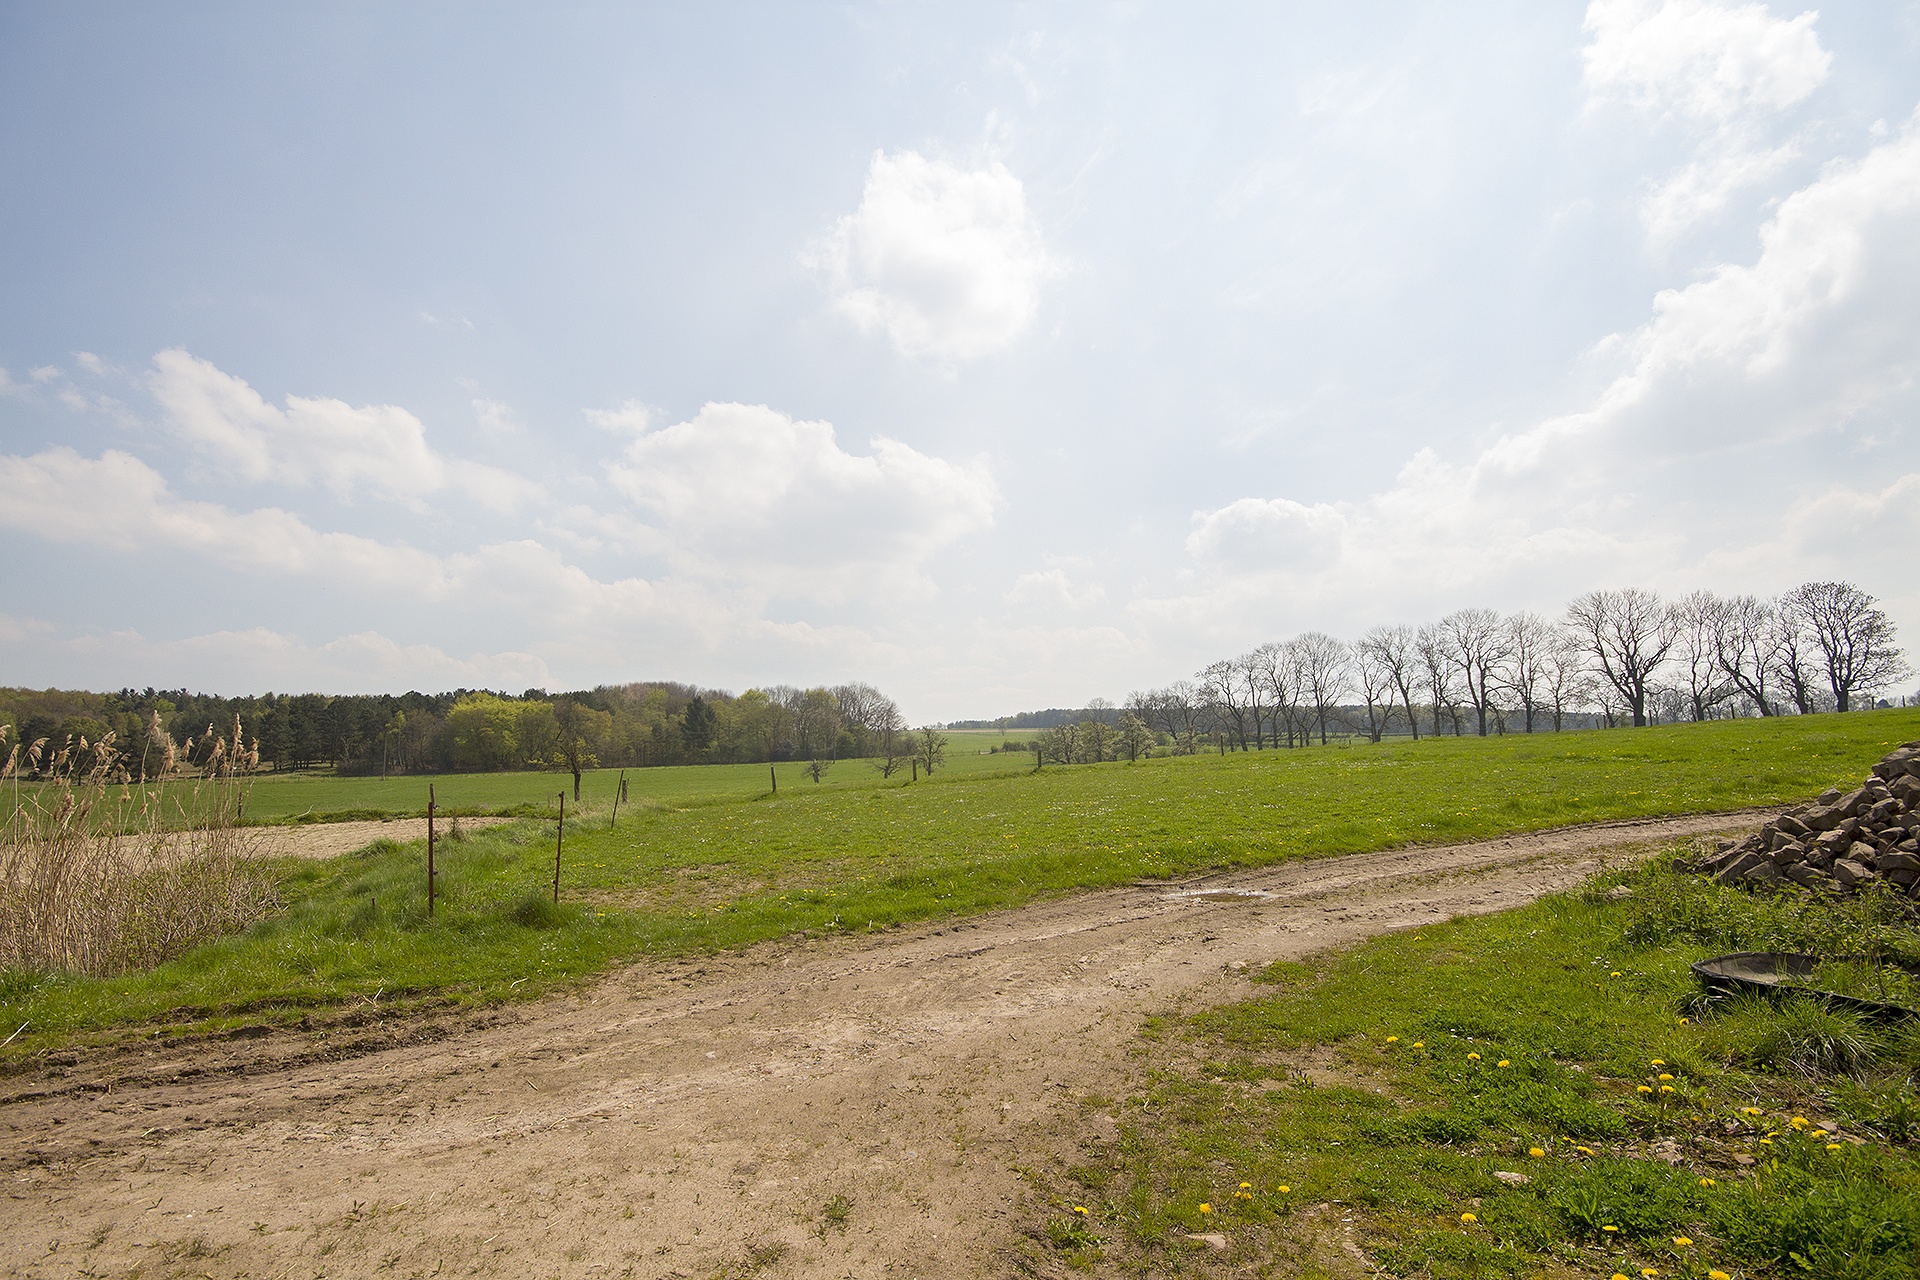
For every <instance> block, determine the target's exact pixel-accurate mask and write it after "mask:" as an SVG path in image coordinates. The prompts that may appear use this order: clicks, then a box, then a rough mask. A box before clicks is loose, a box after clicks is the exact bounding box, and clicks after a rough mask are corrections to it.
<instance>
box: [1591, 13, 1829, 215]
mask: <svg viewBox="0 0 1920 1280" xmlns="http://www.w3.org/2000/svg"><path fill="white" fill-rule="evenodd" d="M1817 17H1818V14H1817V13H1815V12H1812V11H1809V12H1806V13H1802V14H1800V15H1799V16H1798V17H1796V18H1790V19H1782V18H1776V17H1774V16H1773V15H1772V14H1771V13H1769V12H1767V10H1766V9H1765V7H1763V6H1761V5H1758V4H1748V5H1741V6H1737V7H1736V6H1728V5H1719V4H1710V3H1704V2H1703V0H1593V2H1592V3H1591V4H1590V5H1589V6H1588V7H1587V17H1586V31H1587V35H1588V43H1587V45H1586V48H1585V49H1584V50H1583V61H1584V70H1585V79H1586V84H1587V89H1588V91H1589V93H1590V94H1591V95H1592V98H1593V100H1594V101H1596V102H1597V101H1607V100H1616V99H1617V100H1624V101H1625V102H1627V103H1629V104H1630V105H1632V106H1633V107H1634V108H1636V109H1637V110H1639V111H1640V112H1642V113H1644V114H1646V115H1649V116H1653V117H1657V118H1661V119H1668V120H1677V121H1679V122H1681V123H1682V124H1683V125H1684V126H1686V127H1688V128H1691V129H1694V130H1696V131H1698V132H1700V133H1701V137H1700V140H1699V142H1698V144H1697V147H1696V150H1695V154H1694V156H1693V158H1692V160H1691V161H1689V162H1688V163H1687V164H1686V165H1685V166H1683V167H1682V168H1681V169H1680V170H1679V171H1678V172H1677V173H1674V174H1672V175H1670V176H1668V177H1667V178H1665V179H1663V180H1661V181H1659V182H1657V183H1655V184H1654V186H1653V188H1652V189H1651V190H1650V191H1649V192H1648V193H1647V195H1646V197H1645V199H1644V200H1643V201H1642V204H1641V218H1642V221H1643V222H1644V223H1645V225H1646V228H1647V233H1648V236H1649V238H1650V239H1652V240H1653V241H1654V242H1655V243H1656V244H1659V243H1665V242H1667V241H1670V240H1672V239H1673V238H1675V237H1677V236H1679V235H1680V234H1682V233H1684V232H1685V231H1686V230H1688V229H1689V228H1691V227H1692V226H1694V225H1695V224H1697V223H1699V222H1701V221H1703V220H1705V219H1708V218H1711V217H1713V216H1714V215H1716V214H1718V213H1719V212H1720V211H1721V210H1722V209H1724V208H1725V207H1726V205H1727V203H1728V201H1729V200H1730V199H1731V198H1732V196H1733V194H1734V193H1735V192H1736V191H1738V190H1741V189H1742V188H1745V187H1749V186H1753V185H1756V184H1758V183H1761V182H1764V181H1766V180H1767V179H1768V178H1771V177H1773V176H1774V175H1776V174H1778V173H1779V172H1780V171H1781V170H1783V169H1784V168H1785V166H1786V165H1787V164H1788V163H1789V162H1790V161H1791V160H1793V159H1794V158H1795V157H1796V156H1797V155H1798V154H1799V147H1798V145H1797V144H1795V143H1794V142H1792V141H1788V142H1784V143H1778V144H1775V143H1772V142H1769V141H1768V140H1767V138H1766V131H1767V127H1768V123H1769V121H1770V120H1771V119H1772V118H1773V117H1775V116H1776V115H1777V114H1778V113H1780V112H1782V111H1784V110H1786V109H1787V108H1789V107H1792V106H1794V105H1796V104H1798V103H1800V102H1803V101H1805V100H1806V99H1807V98H1808V97H1809V96H1811V95H1812V93H1813V92H1814V90H1816V89H1818V88H1819V87H1820V85H1821V84H1823V83H1824V82H1825V81H1826V78H1827V74H1828V72H1829V70H1830V69H1831V67H1832V65H1833V55H1832V54H1831V53H1829V52H1828V51H1827V50H1826V49H1824V48H1822V47H1821V44H1820V37H1819V34H1818V33H1817V32H1815V30H1814V22H1815V20H1816V18H1817Z"/></svg>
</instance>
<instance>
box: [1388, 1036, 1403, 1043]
mask: <svg viewBox="0 0 1920 1280" xmlns="http://www.w3.org/2000/svg"><path fill="white" fill-rule="evenodd" d="M1387 1043H1388V1044H1399V1043H1400V1037H1399V1036H1388V1037H1387Z"/></svg>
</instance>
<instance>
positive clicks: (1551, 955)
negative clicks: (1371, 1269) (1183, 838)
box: [1047, 867, 1920, 1280]
mask: <svg viewBox="0 0 1920 1280" xmlns="http://www.w3.org/2000/svg"><path fill="white" fill-rule="evenodd" d="M1620 885H1625V886H1626V887H1628V888H1630V889H1631V890H1632V893H1631V895H1630V896H1622V897H1612V896H1609V894H1608V893H1607V890H1608V889H1609V888H1614V887H1616V886H1620ZM1736 949H1751V950H1764V949H1793V950H1801V949H1806V950H1815V951H1822V952H1827V953H1835V952H1856V953H1858V952H1867V951H1875V952H1877V953H1879V954H1883V955H1888V956H1891V957H1894V958H1898V959H1905V960H1908V961H1912V960H1920V930H1916V929H1915V927H1914V920H1913V917H1912V915H1911V904H1909V903H1901V902H1896V901H1895V900H1893V899H1891V898H1873V897H1869V898H1863V899H1855V900H1850V901H1847V902H1833V901H1823V900H1810V899H1801V898H1797V897H1792V898H1781V899H1772V900H1768V899H1756V898H1753V897H1750V896H1748V895H1747V894H1745V893H1743V892H1741V891H1738V890H1732V889H1725V888H1721V887H1718V886H1715V885H1713V884H1711V883H1710V882H1707V881H1705V880H1702V879H1699V878H1696V877H1692V876H1685V875H1681V874H1679V873H1676V872H1673V871H1670V870H1665V869H1663V868H1660V867H1647V868H1643V869H1641V870H1639V871H1637V872H1623V873H1619V874H1617V875H1611V876H1608V877H1605V878H1603V879H1601V880H1599V881H1597V882H1596V883H1594V884H1593V885H1591V886H1590V887H1589V888H1588V889H1586V890H1585V891H1583V892H1580V893H1576V894H1569V895H1561V896H1558V897H1554V898H1551V899H1547V900H1543V901H1541V902H1539V903H1536V904H1534V905H1533V906H1530V907H1526V908H1522V909H1519V910H1514V911H1508V912H1503V913H1500V914H1498V915H1494V916H1487V917H1482V918H1478V919H1471V920H1460V921H1455V922H1452V923H1449V924H1446V925H1442V926H1435V927H1428V928H1424V929H1421V930H1419V931H1418V932H1412V933H1404V934H1400V935H1396V936H1390V937H1385V938H1380V939H1376V940H1374V941H1371V942H1368V943H1365V944H1363V945H1360V946H1358V947H1355V948H1352V949H1351V950H1347V951H1343V952H1339V953H1336V954H1331V955H1327V956H1323V957H1320V958H1318V959H1316V960H1315V961H1313V962H1312V963H1310V964H1277V965H1275V966H1273V967H1272V968H1271V969H1270V970H1269V971H1268V972H1266V973H1265V974H1264V975H1263V977H1264V980H1265V981H1266V982H1267V983H1268V984H1269V985H1270V987H1271V993H1270V994H1265V995H1262V996H1259V997H1257V998H1254V999H1251V1000H1248V1001H1245V1002H1243V1003H1240V1004H1237V1005H1234V1006H1231V1007H1227V1008H1222V1009H1217V1010H1213V1011H1211V1012H1208V1013H1206V1014H1203V1015H1200V1016H1198V1017H1194V1018H1191V1019H1188V1020H1185V1021H1180V1022H1175V1023H1167V1024H1149V1027H1148V1029H1147V1035H1146V1038H1145V1039H1144V1040H1143V1042H1142V1054H1143V1067H1144V1075H1143V1079H1144V1080H1145V1081H1146V1087H1145V1088H1144V1089H1143V1090H1142V1091H1140V1092H1139V1093H1137V1094H1135V1095H1134V1096H1132V1097H1129V1098H1126V1099H1123V1100H1122V1101H1121V1102H1119V1103H1118V1104H1105V1105H1108V1106H1110V1107H1111V1109H1112V1110H1113V1112H1114V1113H1115V1114H1117V1116H1118V1117H1119V1119H1120V1128H1119V1137H1118V1138H1117V1139H1116V1140H1115V1141H1113V1142H1112V1143H1110V1144H1108V1145H1107V1146H1106V1147H1105V1149H1103V1150H1100V1151H1098V1152H1097V1154H1096V1157H1095V1158H1094V1159H1092V1160H1090V1161H1089V1162H1088V1163H1087V1164H1086V1165H1084V1166H1082V1167H1079V1168H1075V1169H1073V1170H1070V1171H1062V1172H1061V1173H1060V1175H1059V1181H1058V1183H1057V1185H1055V1186H1054V1187H1052V1188H1051V1189H1050V1190H1051V1193H1052V1202H1053V1204H1054V1207H1055V1216H1054V1217H1053V1220H1052V1223H1051V1224H1050V1229H1049V1230H1048V1232H1047V1235H1048V1236H1049V1238H1050V1239H1051V1240H1052V1241H1053V1244H1054V1247H1055V1248H1056V1249H1057V1250H1058V1251H1059V1252H1060V1253H1062V1254H1063V1255H1064V1257H1065V1260H1066V1261H1067V1262H1069V1263H1070V1264H1074V1265H1078V1266H1080V1267H1082V1268H1088V1269H1094V1270H1098V1271H1101V1272H1103V1273H1112V1274H1133V1273H1150V1274H1154V1275H1177V1274H1193V1275H1225V1274H1228V1273H1230V1272H1231V1273H1233V1274H1255V1275H1302V1274H1314V1273H1322V1272H1327V1271H1332V1272H1336V1273H1341V1272H1344V1273H1349V1274H1351V1273H1356V1272H1358V1271H1359V1270H1360V1265H1359V1262H1358V1259H1356V1258H1353V1257H1352V1256H1351V1255H1349V1254H1346V1253H1343V1251H1342V1249H1341V1248H1340V1247H1339V1245H1340V1241H1341V1240H1343V1239H1344V1240H1347V1241H1350V1242H1354V1243H1357V1244H1359V1245H1360V1246H1361V1247H1362V1248H1363V1249H1364V1251H1365V1253H1366V1254H1368V1255H1370V1257H1371V1259H1372V1260H1373V1262H1374V1263H1375V1264H1377V1266H1379V1267H1380V1268H1382V1269H1384V1270H1386V1271H1388V1272H1390V1273H1392V1274H1395V1275H1401V1276H1411V1275H1427V1276H1431V1277H1434V1280H1456V1278H1473V1280H1479V1278H1481V1277H1504V1276H1518V1275H1537V1274H1580V1275H1593V1276H1602V1277H1607V1276H1627V1277H1633V1278H1634V1280H1641V1278H1642V1277H1645V1278H1646V1280H1658V1278H1660V1277H1670V1278H1675V1280H1709V1278H1713V1280H1720V1278H1722V1277H1731V1276H1744V1275H1767V1276H1782V1277H1807V1278H1808V1280H1907V1278H1909V1277H1912V1276H1914V1275H1915V1274H1916V1264H1917V1262H1920V1161H1916V1148H1915V1146H1914V1144H1915V1142H1916V1141H1917V1140H1920V1103H1917V1102H1916V1098H1915V1093H1914V1076H1915V1072H1916V1071H1917V1070H1920V1024H1915V1023H1912V1022H1908V1023H1904V1024H1893V1025H1885V1024H1879V1025H1877V1024H1873V1023H1869V1022H1865V1021H1863V1020H1861V1019H1860V1018H1859V1017H1857V1016H1855V1015H1852V1014H1848V1013H1844V1012H1836V1011H1831V1010H1828V1009H1825V1008H1823V1007H1821V1006H1819V1005H1815V1004H1812V1003H1810V1002H1807V1001H1805V1000H1800V999H1793V1000H1787V1001H1784V1002H1780V1003H1774V1002H1769V1001H1765V1000H1758V999H1735V1000H1725V1001H1709V1000H1707V999H1706V998H1705V997H1704V996H1703V995H1702V993H1701V992H1700V990H1699V988H1698V987H1697V985H1696V983H1695V981H1694V979H1693V978H1692V975H1691V974H1690V973H1689V972H1688V969H1687V966H1688V964H1689V963H1691V962H1692V961H1693V960H1695V959H1699V958H1701V957H1703V956H1707V955H1713V954H1717V953H1720V952H1723V951H1728V950H1736ZM1207 1234H1217V1235H1218V1236H1220V1237H1223V1238H1224V1241H1225V1243H1226V1247H1225V1248H1224V1249H1216V1248H1210V1247H1208V1246H1207V1245H1206V1243H1205V1242H1197V1241H1195V1240H1192V1239H1189V1237H1192V1236H1203V1235H1207ZM1316 1238H1317V1239H1318V1240H1319V1241H1320V1245H1321V1247H1319V1248H1317V1249H1316V1248H1313V1247H1310V1242H1312V1241H1314V1240H1315V1239H1316ZM1303 1242H1309V1243H1308V1244H1306V1245H1303ZM1216 1243H1218V1242H1216Z"/></svg>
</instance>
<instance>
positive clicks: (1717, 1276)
mask: <svg viewBox="0 0 1920 1280" xmlns="http://www.w3.org/2000/svg"><path fill="white" fill-rule="evenodd" d="M1707 1280H1733V1277H1732V1276H1730V1275H1728V1274H1727V1273H1726V1272H1724V1271H1709V1272H1707Z"/></svg>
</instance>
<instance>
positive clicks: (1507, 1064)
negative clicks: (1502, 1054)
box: [1493, 1058, 1513, 1067]
mask: <svg viewBox="0 0 1920 1280" xmlns="http://www.w3.org/2000/svg"><path fill="white" fill-rule="evenodd" d="M1493 1065H1495V1066H1496V1067H1510V1066H1512V1065H1513V1063H1511V1062H1509V1061H1508V1060H1507V1059H1505V1058H1502V1059H1500V1061H1498V1062H1496V1063H1494V1064H1493Z"/></svg>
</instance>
